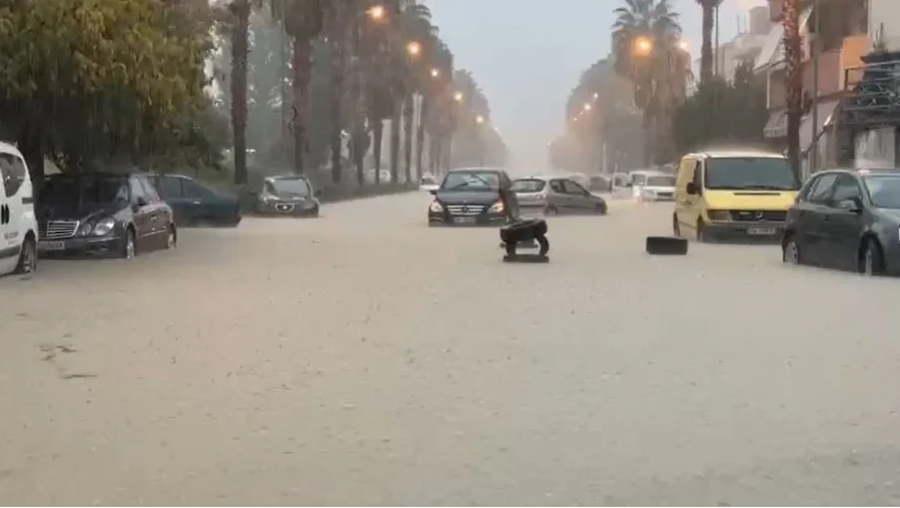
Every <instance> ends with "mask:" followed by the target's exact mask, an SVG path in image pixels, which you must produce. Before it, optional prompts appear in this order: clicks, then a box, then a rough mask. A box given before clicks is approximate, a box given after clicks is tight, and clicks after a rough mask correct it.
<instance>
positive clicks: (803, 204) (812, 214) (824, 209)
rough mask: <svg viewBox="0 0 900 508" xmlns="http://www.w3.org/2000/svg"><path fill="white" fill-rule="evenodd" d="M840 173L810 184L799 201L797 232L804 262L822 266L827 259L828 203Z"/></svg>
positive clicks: (825, 176) (822, 176)
mask: <svg viewBox="0 0 900 508" xmlns="http://www.w3.org/2000/svg"><path fill="white" fill-rule="evenodd" d="M838 176H839V173H825V174H822V175H819V176H816V177H815V180H813V181H812V182H810V184H809V190H808V191H807V192H806V194H805V195H802V196H801V197H800V199H798V202H797V205H795V206H796V207H797V210H796V211H795V213H796V215H797V217H796V219H795V224H796V227H795V230H796V234H797V235H798V236H797V244H798V246H799V247H800V250H801V251H802V252H803V257H804V261H805V262H806V263H809V264H815V265H818V264H822V263H823V260H824V259H825V258H826V257H827V251H828V247H827V241H826V236H825V216H826V215H828V213H829V207H828V203H829V200H830V198H831V193H832V192H833V191H834V184H835V182H836V181H837V178H838Z"/></svg>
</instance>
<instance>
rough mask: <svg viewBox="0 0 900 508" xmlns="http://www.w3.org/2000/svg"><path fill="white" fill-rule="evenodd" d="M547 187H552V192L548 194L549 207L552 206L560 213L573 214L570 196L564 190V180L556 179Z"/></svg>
mask: <svg viewBox="0 0 900 508" xmlns="http://www.w3.org/2000/svg"><path fill="white" fill-rule="evenodd" d="M547 185H548V186H549V187H550V191H549V192H547V206H548V207H551V206H552V207H553V208H555V209H556V211H557V212H559V213H572V204H571V203H570V201H569V195H568V194H566V190H565V188H563V183H562V180H561V179H559V178H554V179H553V180H550V181H549V182H548V183H547Z"/></svg>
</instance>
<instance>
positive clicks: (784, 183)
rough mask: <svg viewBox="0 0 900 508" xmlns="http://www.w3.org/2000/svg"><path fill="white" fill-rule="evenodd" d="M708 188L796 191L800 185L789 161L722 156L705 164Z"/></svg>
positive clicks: (772, 158)
mask: <svg viewBox="0 0 900 508" xmlns="http://www.w3.org/2000/svg"><path fill="white" fill-rule="evenodd" d="M705 187H706V188H707V189H713V190H715V189H727V190H782V191H786V190H797V189H799V188H800V182H799V181H798V180H797V177H796V176H794V172H793V171H791V165H790V162H788V160H787V159H783V158H777V157H722V158H714V159H709V160H708V162H707V163H706V182H705Z"/></svg>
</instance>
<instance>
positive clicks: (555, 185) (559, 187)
mask: <svg viewBox="0 0 900 508" xmlns="http://www.w3.org/2000/svg"><path fill="white" fill-rule="evenodd" d="M550 190H552V191H553V192H557V193H559V194H565V193H566V191H565V189H563V184H562V180H550Z"/></svg>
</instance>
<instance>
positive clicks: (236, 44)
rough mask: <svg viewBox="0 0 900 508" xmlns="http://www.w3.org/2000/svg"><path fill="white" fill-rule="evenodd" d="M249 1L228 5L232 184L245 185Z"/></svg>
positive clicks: (241, 0) (237, 1)
mask: <svg viewBox="0 0 900 508" xmlns="http://www.w3.org/2000/svg"><path fill="white" fill-rule="evenodd" d="M250 2H251V0H234V1H233V2H231V3H230V4H228V13H229V15H230V16H229V17H230V19H228V20H227V21H228V25H229V29H230V32H231V44H230V46H231V79H230V83H229V88H230V91H231V131H232V150H233V153H234V183H235V184H236V185H243V184H245V183H247V60H248V58H249V54H250V11H251V10H252V7H253V5H251V3H250Z"/></svg>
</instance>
